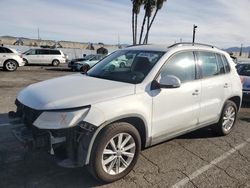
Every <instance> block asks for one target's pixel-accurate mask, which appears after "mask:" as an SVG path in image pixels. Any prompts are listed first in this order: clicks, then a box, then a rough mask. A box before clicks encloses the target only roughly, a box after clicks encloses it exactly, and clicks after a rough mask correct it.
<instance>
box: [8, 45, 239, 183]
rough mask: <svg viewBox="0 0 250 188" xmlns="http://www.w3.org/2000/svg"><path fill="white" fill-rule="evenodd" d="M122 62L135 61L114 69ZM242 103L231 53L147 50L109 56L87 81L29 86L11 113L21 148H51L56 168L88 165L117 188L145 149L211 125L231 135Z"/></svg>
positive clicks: (77, 78)
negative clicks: (56, 160) (117, 183)
mask: <svg viewBox="0 0 250 188" xmlns="http://www.w3.org/2000/svg"><path fill="white" fill-rule="evenodd" d="M117 58H121V59H127V60H128V61H131V62H132V63H129V64H130V66H126V67H119V66H117V67H115V68H114V66H112V65H113V61H114V60H115V59H117ZM241 98H242V84H241V81H240V78H239V76H238V74H237V72H236V70H235V67H234V63H233V61H232V60H231V58H230V56H229V55H228V54H227V53H226V52H224V51H221V50H219V49H217V48H215V47H212V46H208V45H201V44H195V45H192V44H189V43H182V44H175V45H173V46H170V47H161V46H152V45H142V46H134V47H129V48H126V49H123V50H118V51H116V52H114V53H112V54H111V55H109V56H107V57H106V58H104V59H103V60H101V61H100V62H99V63H98V64H97V65H95V66H94V67H93V68H92V69H90V70H89V71H88V72H87V74H85V75H84V74H81V73H79V74H73V75H70V76H65V77H60V78H56V79H52V80H48V81H44V82H41V83H37V84H34V85H31V86H29V87H27V88H26V89H24V90H22V91H21V92H20V93H19V94H18V96H17V100H16V105H17V111H16V112H10V113H9V115H10V117H14V118H16V119H17V120H18V121H22V122H23V123H24V125H23V127H21V128H19V129H15V130H14V133H15V135H16V136H17V138H18V139H19V140H22V141H23V143H26V144H28V145H29V146H31V145H32V146H34V147H40V148H41V147H47V149H48V151H49V152H50V153H51V154H53V155H55V156H56V158H57V159H58V164H59V165H61V166H66V167H77V166H78V167H79V166H83V165H88V166H89V169H90V172H91V173H92V174H93V175H94V177H96V178H98V179H100V180H102V181H105V182H112V181H115V180H118V179H120V178H122V177H124V176H125V175H126V174H128V173H129V172H130V171H131V169H132V168H133V166H134V165H135V163H136V161H137V159H138V156H139V153H140V151H141V149H143V148H146V147H148V146H151V145H154V144H157V143H160V142H163V141H165V140H169V139H171V138H174V137H176V136H179V135H182V134H185V133H187V132H190V131H193V130H196V129H199V128H201V127H205V126H208V125H213V126H212V127H213V128H214V130H215V131H216V132H217V133H218V134H219V135H227V134H229V133H230V132H231V130H232V129H233V127H234V125H235V121H236V117H237V113H238V111H239V109H240V106H241ZM18 118H19V119H18ZM24 132H25V133H26V134H24ZM27 133H29V134H27ZM30 135H32V136H30Z"/></svg>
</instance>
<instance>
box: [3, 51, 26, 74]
mask: <svg viewBox="0 0 250 188" xmlns="http://www.w3.org/2000/svg"><path fill="white" fill-rule="evenodd" d="M21 66H24V61H23V58H22V56H21V55H20V54H19V53H18V52H17V51H16V50H15V49H12V48H7V47H3V46H0V67H3V68H4V70H7V71H15V70H16V69H17V67H21Z"/></svg>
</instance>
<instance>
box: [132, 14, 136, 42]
mask: <svg viewBox="0 0 250 188" xmlns="http://www.w3.org/2000/svg"><path fill="white" fill-rule="evenodd" d="M132 35H133V45H134V44H135V14H134V12H133V11H132Z"/></svg>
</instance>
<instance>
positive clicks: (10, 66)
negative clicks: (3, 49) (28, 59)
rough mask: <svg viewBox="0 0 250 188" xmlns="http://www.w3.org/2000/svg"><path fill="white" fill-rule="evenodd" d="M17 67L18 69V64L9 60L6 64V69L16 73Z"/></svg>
mask: <svg viewBox="0 0 250 188" xmlns="http://www.w3.org/2000/svg"><path fill="white" fill-rule="evenodd" d="M17 67H18V64H17V62H16V61H14V60H7V61H6V62H5V63H4V69H5V70H7V71H15V70H16V69H17Z"/></svg>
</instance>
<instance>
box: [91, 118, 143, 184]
mask: <svg viewBox="0 0 250 188" xmlns="http://www.w3.org/2000/svg"><path fill="white" fill-rule="evenodd" d="M96 140H98V141H96V142H95V144H94V146H93V152H92V155H91V156H92V157H91V160H90V166H89V170H90V172H91V173H92V175H93V176H94V177H95V178H97V179H98V180H102V181H104V182H113V181H116V180H118V179H120V178H122V177H124V176H126V175H127V174H128V173H129V172H130V171H131V170H132V169H133V167H134V165H135V164H136V161H137V159H138V157H139V152H140V150H141V139H140V135H139V133H138V131H137V129H136V128H135V127H133V126H132V125H131V124H128V123H114V124H111V125H109V126H108V127H106V128H105V129H104V130H103V131H102V132H101V133H100V135H99V136H98V138H97V139H96Z"/></svg>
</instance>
